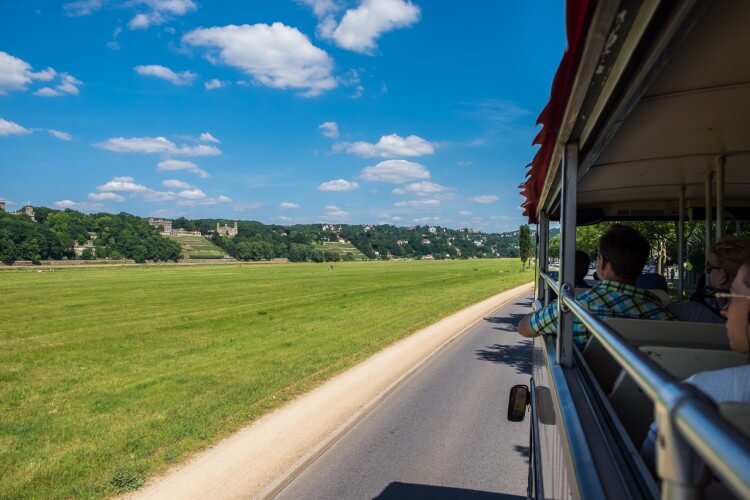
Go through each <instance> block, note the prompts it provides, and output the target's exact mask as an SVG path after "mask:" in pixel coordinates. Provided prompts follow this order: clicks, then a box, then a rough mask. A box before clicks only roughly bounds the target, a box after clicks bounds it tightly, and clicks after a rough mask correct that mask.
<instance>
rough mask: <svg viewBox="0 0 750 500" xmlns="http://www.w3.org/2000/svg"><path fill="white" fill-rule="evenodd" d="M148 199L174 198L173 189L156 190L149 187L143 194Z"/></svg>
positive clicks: (162, 199)
mask: <svg viewBox="0 0 750 500" xmlns="http://www.w3.org/2000/svg"><path fill="white" fill-rule="evenodd" d="M141 196H142V197H143V199H144V200H146V201H170V200H174V196H175V195H174V193H173V192H172V191H154V190H153V189H149V190H148V191H146V192H145V193H143V194H142V195H141Z"/></svg>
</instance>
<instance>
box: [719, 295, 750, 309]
mask: <svg viewBox="0 0 750 500" xmlns="http://www.w3.org/2000/svg"><path fill="white" fill-rule="evenodd" d="M714 297H715V298H716V304H717V305H718V306H719V310H720V311H726V310H727V308H728V307H729V304H731V303H732V299H750V295H741V294H739V293H725V292H716V293H715V294H714Z"/></svg>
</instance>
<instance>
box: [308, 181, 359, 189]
mask: <svg viewBox="0 0 750 500" xmlns="http://www.w3.org/2000/svg"><path fill="white" fill-rule="evenodd" d="M358 187H359V184H357V183H356V182H354V181H347V180H344V179H334V180H332V181H328V182H324V183H323V184H321V185H320V186H318V189H319V190H321V191H352V190H354V189H357V188H358Z"/></svg>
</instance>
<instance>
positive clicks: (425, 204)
mask: <svg viewBox="0 0 750 500" xmlns="http://www.w3.org/2000/svg"><path fill="white" fill-rule="evenodd" d="M438 205H440V200H436V199H434V198H431V199H429V200H409V201H397V202H396V203H394V204H393V206H394V207H399V208H432V207H436V206H438Z"/></svg>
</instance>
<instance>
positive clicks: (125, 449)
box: [0, 259, 533, 498]
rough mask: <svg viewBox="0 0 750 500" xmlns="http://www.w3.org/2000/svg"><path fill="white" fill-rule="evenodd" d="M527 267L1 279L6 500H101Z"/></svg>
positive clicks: (518, 278)
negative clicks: (95, 499) (22, 499)
mask: <svg viewBox="0 0 750 500" xmlns="http://www.w3.org/2000/svg"><path fill="white" fill-rule="evenodd" d="M519 270H520V262H519V261H518V260H517V259H504V260H474V261H436V262H419V261H413V262H354V263H336V264H335V266H334V269H333V270H331V269H330V267H329V265H328V264H288V265H278V266H250V265H222V266H130V267H128V266H125V267H118V268H92V269H58V270H57V271H56V272H49V271H45V272H36V270H35V269H32V270H12V271H2V272H0V289H1V290H2V294H3V301H2V314H0V471H1V473H0V497H4V498H19V497H33V498H50V497H54V498H60V497H102V496H107V495H111V494H115V493H118V492H122V491H127V490H129V489H133V488H136V487H138V486H139V485H140V484H141V483H142V482H143V481H144V480H145V479H146V478H147V476H148V475H149V474H153V473H158V472H160V471H163V470H165V469H166V468H167V467H169V466H170V465H172V464H174V463H175V462H177V461H179V460H181V459H183V458H185V457H186V456H188V455H189V454H190V453H191V452H195V451H197V450H200V449H202V448H205V447H206V446H208V445H210V444H212V443H214V442H216V441H217V440H219V439H220V438H222V437H225V436H226V435H228V434H230V433H232V432H233V431H236V430H237V429H238V428H240V427H242V426H243V425H245V424H247V423H248V422H250V421H252V420H254V419H256V418H257V417H258V416H260V415H262V414H263V413H266V412H268V411H269V410H270V409H272V408H274V407H276V406H279V405H280V404H282V403H283V402H285V401H287V400H289V399H290V398H291V397H293V396H294V395H296V394H299V393H302V392H304V391H307V390H309V389H311V388H313V387H314V386H316V385H319V384H320V383H321V382H322V381H324V380H326V379H328V378H330V377H331V376H333V375H335V374H336V373H338V372H341V371H342V370H344V369H346V368H348V367H351V366H353V365H355V364H356V363H358V362H360V361H362V360H363V359H365V358H366V357H367V356H369V355H371V354H372V353H374V352H376V351H378V350H379V349H381V348H383V347H384V346H386V345H388V344H390V343H392V342H393V341H394V340H396V339H398V338H401V337H404V336H405V335H407V334H409V333H410V332H413V331H415V330H417V329H419V328H421V327H423V326H425V325H428V324H430V323H432V322H434V321H436V320H437V319H439V318H441V317H443V316H446V315H448V314H450V313H452V312H454V311H457V310H459V309H461V308H463V307H465V306H468V305H470V304H472V303H475V302H477V301H479V300H482V299H484V298H486V297H488V296H490V295H493V294H495V293H498V292H500V291H503V290H505V289H508V288H511V287H513V286H516V285H519V284H521V283H524V282H529V281H531V280H532V279H533V271H527V272H525V273H520V272H519Z"/></svg>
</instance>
